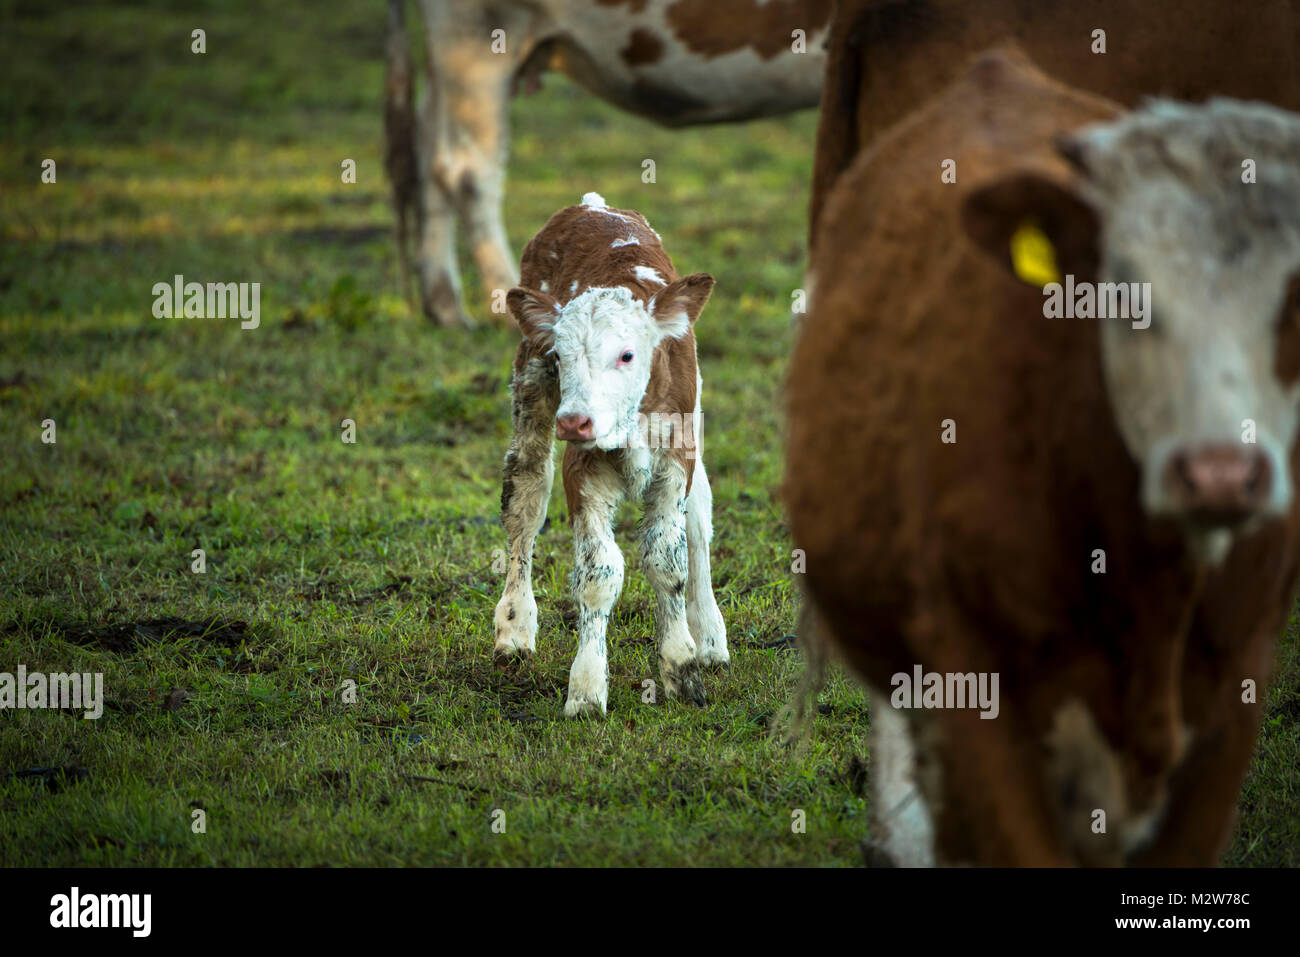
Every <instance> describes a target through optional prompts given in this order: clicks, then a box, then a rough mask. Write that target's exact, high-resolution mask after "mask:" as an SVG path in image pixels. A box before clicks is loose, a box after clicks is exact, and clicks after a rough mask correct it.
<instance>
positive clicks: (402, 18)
mask: <svg viewBox="0 0 1300 957" xmlns="http://www.w3.org/2000/svg"><path fill="white" fill-rule="evenodd" d="M384 171H385V173H387V175H388V182H389V184H390V186H391V187H392V190H393V212H394V213H395V215H396V218H397V253H398V265H399V268H400V270H401V282H402V295H403V297H404V298H405V299H406V301H407V304H408V305H410V306H411V307H412V308H414V303H413V301H412V298H411V258H410V252H409V248H408V247H409V243H410V239H409V238H408V237H409V235H410V232H411V227H412V226H415V227H416V228H418V225H419V209H420V189H419V157H418V153H417V145H416V121H415V78H414V74H413V71H412V69H411V53H410V47H409V46H408V44H407V38H406V9H405V0H388V36H387V43H386V49H385V73H384Z"/></svg>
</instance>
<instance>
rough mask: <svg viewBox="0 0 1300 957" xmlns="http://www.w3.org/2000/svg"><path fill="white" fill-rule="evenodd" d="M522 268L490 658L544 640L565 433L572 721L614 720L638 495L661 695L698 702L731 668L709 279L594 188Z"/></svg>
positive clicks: (514, 306) (524, 653)
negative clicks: (536, 550) (625, 512)
mask: <svg viewBox="0 0 1300 957" xmlns="http://www.w3.org/2000/svg"><path fill="white" fill-rule="evenodd" d="M521 265H522V267H523V286H522V287H519V288H516V289H512V290H511V291H510V293H509V295H508V296H507V297H506V299H507V302H508V304H509V306H510V311H511V314H512V315H513V316H514V318H515V320H516V321H517V322H518V323H519V329H520V331H521V332H522V333H523V341H522V342H520V344H519V351H518V353H517V354H516V356H515V367H514V379H513V382H512V386H511V391H512V393H513V397H514V409H513V422H514V436H513V438H512V439H511V442H510V451H509V452H508V453H507V454H506V462H505V475H504V478H503V481H502V487H501V524H502V525H504V526H505V529H506V534H507V536H508V537H509V543H510V564H509V568H508V570H507V573H506V583H505V590H504V593H503V594H502V596H501V600H500V601H499V602H498V603H497V608H496V644H495V646H494V649H493V655H494V657H495V658H497V659H498V661H505V660H509V659H511V658H517V657H518V658H528V657H531V656H532V653H533V649H534V647H535V645H536V640H537V602H536V601H535V599H534V598H533V585H532V562H533V542H534V541H535V540H536V537H537V533H538V532H539V531H540V530H541V527H542V523H543V522H544V521H545V520H546V503H547V499H548V498H549V497H550V494H551V482H552V479H553V477H554V464H553V462H552V458H551V455H552V447H553V445H554V439H555V438H557V437H558V438H560V439H562V440H564V441H565V443H566V446H565V450H564V494H565V497H566V499H567V501H568V505H569V521H570V523H571V524H572V525H573V543H574V569H573V601H574V604H575V605H576V606H577V609H578V654H577V656H576V657H575V658H574V661H573V667H572V669H571V670H570V673H569V695H568V700H567V701H566V702H565V705H564V713H565V714H566V715H568V716H570V717H575V716H581V715H587V714H597V713H599V714H603V713H604V712H605V704H606V700H607V696H608V690H609V666H608V662H607V657H606V652H605V627H606V625H607V624H608V622H609V614H610V611H611V610H612V608H613V607H614V602H615V600H617V598H618V594H619V591H620V590H621V589H622V587H623V553H622V552H621V551H619V547H618V543H617V542H616V541H615V540H614V517H615V513H616V511H617V509H618V507H619V504H620V503H621V502H622V501H623V499H624V498H626V497H629V496H633V497H637V498H640V499H641V500H642V501H643V502H644V503H645V517H644V518H643V519H642V521H641V526H640V551H641V559H642V563H643V565H644V567H645V572H646V578H648V579H649V581H650V585H651V587H652V588H653V589H654V592H655V599H656V603H657V605H658V613H657V618H658V625H659V670H660V674H661V675H662V677H663V680H664V690H665V691H666V692H667V694H668V696H669V697H679V696H680V697H682V698H684V699H686V700H689V701H693V702H695V703H698V704H702V703H703V702H704V685H703V682H702V680H701V675H700V668H701V666H706V667H711V666H722V665H725V664H727V663H728V660H729V657H728V654H727V633H726V626H725V625H724V624H723V621H722V615H721V614H720V613H719V611H718V605H717V602H716V601H715V600H714V597H713V585H712V582H711V580H710V574H709V541H710V539H711V538H712V537H713V518H712V515H713V498H712V495H711V493H710V491H709V479H708V476H707V475H706V474H705V473H704V461H703V459H702V458H701V456H700V448H699V430H700V389H701V387H702V384H701V380H700V375H699V372H698V369H697V366H696V359H695V332H694V329H693V326H694V323H695V320H696V319H697V318H698V316H699V314H700V310H701V309H703V308H704V304H705V302H706V301H708V298H709V293H710V292H711V290H712V289H713V277H712V276H708V275H706V274H704V273H696V274H694V275H691V276H686V277H683V278H678V276H677V272H676V270H675V269H674V268H673V264H672V260H670V259H669V258H668V254H667V253H666V252H664V248H663V246H662V244H661V243H660V241H659V234H658V233H656V232H655V231H654V230H653V229H651V228H650V224H649V223H647V222H646V221H645V219H644V218H643V217H642V216H641V214H640V213H637V212H634V211H632V210H628V209H613V208H611V207H610V206H608V205H607V204H606V203H605V200H604V199H602V198H601V197H600V196H599V195H598V194H596V193H588V194H587V195H585V196H583V197H582V205H580V206H569V207H567V208H566V209H562V210H560V211H559V212H558V213H556V214H555V215H554V216H552V217H551V219H550V221H549V222H547V224H546V225H545V226H544V227H543V228H542V230H541V231H540V232H539V233H538V234H537V235H536V236H534V237H533V239H532V242H530V243H529V244H528V246H527V247H526V248H525V249H524V255H523V259H522V261H521Z"/></svg>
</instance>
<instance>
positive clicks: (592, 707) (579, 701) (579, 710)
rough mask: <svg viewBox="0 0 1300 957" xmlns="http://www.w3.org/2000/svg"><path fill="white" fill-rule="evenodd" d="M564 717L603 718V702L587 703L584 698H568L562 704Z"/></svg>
mask: <svg viewBox="0 0 1300 957" xmlns="http://www.w3.org/2000/svg"><path fill="white" fill-rule="evenodd" d="M564 716H565V717H566V718H603V717H604V716H605V703H604V702H603V701H589V700H587V699H585V698H570V699H569V700H568V701H566V702H564Z"/></svg>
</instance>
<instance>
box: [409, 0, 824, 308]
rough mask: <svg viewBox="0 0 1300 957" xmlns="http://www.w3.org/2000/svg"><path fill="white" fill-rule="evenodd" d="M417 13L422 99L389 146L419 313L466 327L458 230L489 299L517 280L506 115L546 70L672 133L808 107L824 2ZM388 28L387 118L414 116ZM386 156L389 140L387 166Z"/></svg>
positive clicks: (463, 3) (557, 0) (505, 6)
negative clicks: (408, 174)
mask: <svg viewBox="0 0 1300 957" xmlns="http://www.w3.org/2000/svg"><path fill="white" fill-rule="evenodd" d="M390 2H391V4H392V5H393V6H395V7H398V8H400V6H401V0H390ZM420 6H421V10H422V12H423V14H424V27H425V37H426V41H427V44H428V56H427V61H428V78H429V88H428V90H427V94H426V96H425V97H424V101H423V103H422V105H421V112H420V118H419V123H418V133H417V136H416V137H415V138H414V139H413V140H412V143H411V145H407V146H403V145H402V143H401V141H400V140H398V141H397V145H396V149H397V150H401V149H406V150H408V151H411V150H414V151H415V152H417V153H418V157H419V162H418V167H417V169H418V187H419V189H418V191H419V200H418V201H419V207H420V208H419V221H420V243H419V254H418V259H419V277H420V297H421V301H422V304H423V307H424V312H425V314H426V315H427V316H429V317H430V318H431V319H433V320H434V321H435V322H436V323H438V324H439V325H442V326H468V325H472V323H471V321H470V319H469V317H468V316H467V315H466V313H465V309H464V306H463V304H462V302H461V292H460V276H459V273H458V270H457V265H456V238H455V224H456V222H457V221H459V222H460V225H461V227H462V228H463V229H464V230H465V235H466V239H467V241H468V245H469V247H470V249H471V251H472V254H473V257H474V261H475V263H476V264H477V265H478V269H479V274H480V276H481V277H482V280H483V284H484V286H485V288H486V289H487V290H488V291H489V292H490V291H491V290H494V289H502V290H506V289H509V288H510V287H512V286H513V285H515V283H516V282H517V281H518V272H517V271H516V268H515V264H514V258H513V257H512V256H511V254H510V246H509V243H508V242H507V241H506V233H505V225H504V223H503V221H502V217H501V204H502V199H503V193H504V186H505V163H506V158H507V152H506V150H507V141H508V124H507V109H508V106H509V101H510V96H511V94H512V93H513V92H514V91H515V90H516V89H517V88H518V87H519V86H521V85H523V86H528V87H535V86H536V84H537V82H538V79H539V77H540V75H541V74H542V73H543V72H545V71H546V70H548V69H558V70H562V71H563V72H564V73H566V74H568V76H569V77H570V78H572V79H573V80H574V81H576V82H577V83H579V84H581V85H582V86H584V87H586V88H587V89H588V90H590V91H591V92H592V93H595V94H596V95H597V96H599V97H601V98H602V99H605V100H608V101H609V102H611V103H613V104H614V105H616V106H619V107H621V108H622V109H625V110H628V111H629V112H632V113H636V114H637V115H639V116H643V117H645V118H647V119H651V120H654V121H655V122H657V123H662V124H664V125H665V126H671V127H677V126H689V125H694V124H699V123H722V122H729V121H735V120H745V119H751V118H754V117H759V116H771V115H774V114H778V113H786V112H790V111H792V110H799V109H804V108H806V107H812V106H816V105H817V100H818V97H819V95H820V89H821V78H822V72H823V68H824V66H825V53H824V52H823V49H822V42H823V40H824V37H825V31H826V27H827V24H828V22H829V20H830V11H831V6H832V0H767V2H763V0H496V2H492V0H421V3H420ZM389 23H390V43H389V76H390V83H389V105H390V111H391V105H392V104H393V103H394V102H396V103H400V102H401V101H402V98H403V96H405V97H406V102H407V104H408V106H407V111H408V115H409V113H410V107H409V91H406V92H404V91H403V89H402V87H401V84H400V83H398V84H397V85H396V90H394V83H393V82H392V77H393V76H394V74H398V73H400V71H401V69H402V65H403V64H404V63H405V59H404V58H405V43H404V41H399V42H393V41H392V39H391V38H392V36H393V34H394V32H395V31H398V32H400V31H401V19H400V9H399V10H398V15H397V16H396V17H394V16H393V15H392V14H391V13H390V20H389ZM403 36H404V34H403ZM399 48H400V50H399ZM408 68H409V66H408ZM398 116H400V113H399V114H398ZM411 125H412V124H411V123H409V122H408V123H405V124H404V123H402V122H400V120H392V119H390V122H389V124H388V126H387V128H388V130H389V132H390V133H391V134H393V135H394V136H397V137H400V136H401V135H402V133H403V130H405V129H409V128H410V126H411ZM415 140H418V142H415ZM394 149H395V148H394V140H393V139H391V138H390V141H389V154H390V157H391V155H392V154H393V153H394ZM398 165H400V164H398ZM389 168H390V169H393V168H394V164H393V162H392V161H391V159H390V163H389ZM402 185H403V184H401V183H400V182H395V193H394V195H395V200H396V202H397V204H398V205H399V207H401V208H402V209H403V213H399V219H400V218H401V217H402V216H404V209H405V208H407V207H408V206H409V205H412V204H414V202H415V197H414V195H413V193H412V191H411V190H410V189H407V190H406V192H405V193H404V192H403V191H402ZM402 255H403V257H405V255H406V253H405V249H403V251H402Z"/></svg>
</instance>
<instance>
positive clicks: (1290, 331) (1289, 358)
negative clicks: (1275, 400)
mask: <svg viewBox="0 0 1300 957" xmlns="http://www.w3.org/2000/svg"><path fill="white" fill-rule="evenodd" d="M1273 371H1274V372H1275V373H1276V374H1277V377H1278V378H1279V379H1281V380H1282V382H1284V383H1286V384H1287V385H1291V384H1293V383H1294V382H1296V381H1297V380H1300V273H1297V274H1296V275H1294V276H1292V277H1291V281H1290V282H1289V283H1288V284H1287V289H1286V298H1285V299H1284V300H1283V301H1282V314H1281V315H1280V316H1279V317H1278V326H1277V355H1276V358H1275V361H1274V369H1273Z"/></svg>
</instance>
